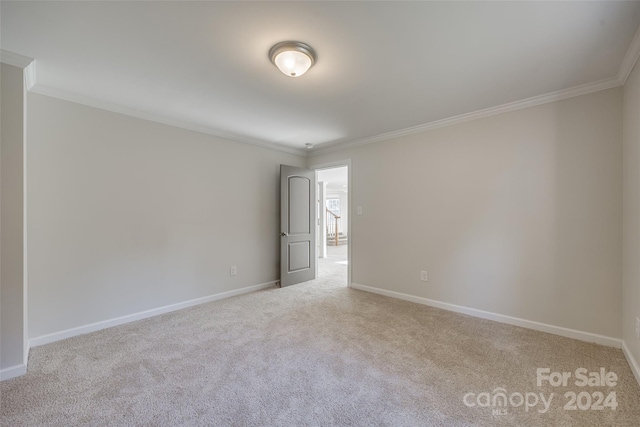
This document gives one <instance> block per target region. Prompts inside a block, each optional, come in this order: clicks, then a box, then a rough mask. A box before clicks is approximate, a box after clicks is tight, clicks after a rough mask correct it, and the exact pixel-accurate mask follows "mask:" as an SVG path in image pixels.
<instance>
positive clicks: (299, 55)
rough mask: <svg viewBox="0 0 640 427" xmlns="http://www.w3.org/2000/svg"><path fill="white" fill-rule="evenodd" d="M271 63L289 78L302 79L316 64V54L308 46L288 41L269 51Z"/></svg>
mask: <svg viewBox="0 0 640 427" xmlns="http://www.w3.org/2000/svg"><path fill="white" fill-rule="evenodd" d="M269 58H270V59H271V62H273V63H274V64H275V66H276V67H278V69H279V70H280V71H282V72H283V73H284V74H286V75H287V76H289V77H300V76H301V75H303V74H304V73H306V72H307V70H309V68H311V66H312V65H313V64H314V63H315V62H316V54H315V52H314V51H313V49H312V48H311V46H309V45H308V44H304V43H301V42H294V41H287V42H281V43H278V44H276V45H275V46H273V47H272V48H271V50H269Z"/></svg>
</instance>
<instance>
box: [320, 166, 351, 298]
mask: <svg viewBox="0 0 640 427" xmlns="http://www.w3.org/2000/svg"><path fill="white" fill-rule="evenodd" d="M344 166H346V167H347V181H348V182H347V209H348V212H349V217H348V218H347V230H349V237H348V239H349V240H348V241H347V245H348V246H347V287H348V288H350V287H351V258H352V257H351V251H352V248H353V244H352V243H351V242H352V239H351V238H352V236H353V227H352V226H351V224H352V221H351V218H352V217H353V215H354V214H353V212H354V211H353V206H352V202H351V200H352V197H351V193H352V187H353V184H352V182H351V181H352V180H351V175H352V171H351V169H352V167H351V159H344V160H336V161H334V162H328V163H318V164H313V165H310V166H309V169H312V170H315V172H316V182H317V181H318V171H319V170H322V169H335V168H340V167H344ZM315 211H316V212H317V211H318V209H315ZM320 215H322V213H321V214H320ZM318 220H319V218H316V221H315V223H316V235H317V233H318ZM317 278H318V256H317V254H316V279H317Z"/></svg>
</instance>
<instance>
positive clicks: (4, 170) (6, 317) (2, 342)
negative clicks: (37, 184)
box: [0, 64, 25, 370]
mask: <svg viewBox="0 0 640 427" xmlns="http://www.w3.org/2000/svg"><path fill="white" fill-rule="evenodd" d="M1 67H2V68H1V70H0V81H1V91H0V94H1V95H0V98H1V100H0V122H1V123H0V127H1V128H2V130H1V136H0V137H1V142H0V158H1V162H0V175H1V176H0V183H1V188H0V236H1V237H0V255H1V256H0V259H1V263H0V337H1V339H0V369H1V370H4V369H7V368H11V367H15V366H19V365H23V364H24V362H25V360H24V358H25V339H24V328H25V325H24V281H23V265H24V264H23V212H24V211H23V207H24V203H23V195H24V181H23V153H24V119H25V118H24V96H25V95H24V94H25V89H24V79H23V71H22V69H20V68H17V67H14V66H11V65H7V64H2V66H1Z"/></svg>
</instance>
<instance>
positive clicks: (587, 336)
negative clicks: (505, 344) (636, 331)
mask: <svg viewBox="0 0 640 427" xmlns="http://www.w3.org/2000/svg"><path fill="white" fill-rule="evenodd" d="M351 287H352V288H353V289H359V290H361V291H366V292H372V293H375V294H379V295H384V296H387V297H392V298H398V299H401V300H405V301H411V302H415V303H418V304H424V305H428V306H431V307H436V308H441V309H443V310H449V311H454V312H456V313H462V314H467V315H469V316H474V317H479V318H481V319H487V320H494V321H496V322H501V323H507V324H509V325H514V326H520V327H523V328H527V329H533V330H536V331H541V332H547V333H550V334H555V335H560V336H563V337H567V338H574V339H577V340H580V341H587V342H594V343H596V344H602V345H606V346H609V347H615V348H622V341H621V340H620V339H618V338H612V337H607V336H605V335H598V334H593V333H591V332H584V331H577V330H575V329H568V328H563V327H561V326H553V325H548V324H546V323H539V322H534V321H531V320H525V319H520V318H517V317H511V316H505V315H503V314H497V313H491V312H489V311H484V310H477V309H475V308H469V307H463V306H460V305H455V304H449V303H446V302H440V301H435V300H431V299H428V298H423V297H417V296H414V295H409V294H403V293H400V292H394V291H388V290H386V289H380V288H374V287H371V286H365V285H360V284H357V283H352V284H351Z"/></svg>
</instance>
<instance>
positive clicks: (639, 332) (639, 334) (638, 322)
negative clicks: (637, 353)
mask: <svg viewBox="0 0 640 427" xmlns="http://www.w3.org/2000/svg"><path fill="white" fill-rule="evenodd" d="M636 338H638V339H639V340H640V317H636Z"/></svg>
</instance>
